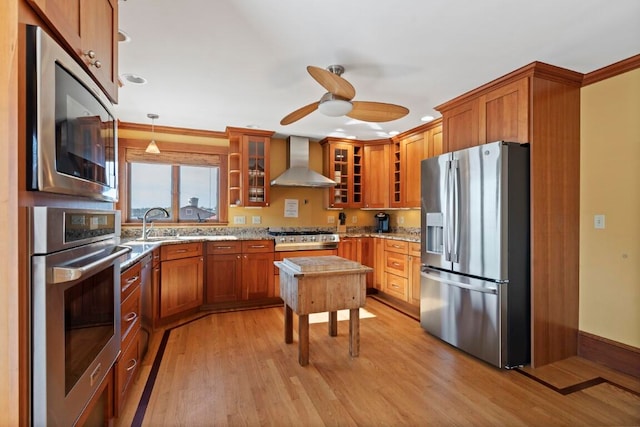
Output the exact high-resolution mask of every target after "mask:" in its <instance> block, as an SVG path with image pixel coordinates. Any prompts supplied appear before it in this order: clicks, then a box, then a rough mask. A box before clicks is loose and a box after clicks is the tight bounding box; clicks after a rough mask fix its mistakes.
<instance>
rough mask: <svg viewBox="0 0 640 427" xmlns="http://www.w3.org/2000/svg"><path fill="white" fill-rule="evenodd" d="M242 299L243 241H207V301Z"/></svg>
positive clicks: (209, 302) (212, 302)
mask: <svg viewBox="0 0 640 427" xmlns="http://www.w3.org/2000/svg"><path fill="white" fill-rule="evenodd" d="M241 299H242V243H241V242H239V241H237V242H209V243H207V281H206V287H205V302H206V303H207V304H216V303H221V302H233V301H240V300H241Z"/></svg>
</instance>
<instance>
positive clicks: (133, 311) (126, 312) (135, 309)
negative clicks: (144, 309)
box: [120, 286, 141, 348]
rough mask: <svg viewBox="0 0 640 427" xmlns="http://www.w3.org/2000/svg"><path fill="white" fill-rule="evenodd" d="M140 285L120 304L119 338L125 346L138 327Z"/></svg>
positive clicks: (123, 346)
mask: <svg viewBox="0 0 640 427" xmlns="http://www.w3.org/2000/svg"><path fill="white" fill-rule="evenodd" d="M140 307H141V306H140V286H136V287H135V288H134V290H133V292H131V295H129V296H128V297H127V299H125V300H124V301H123V302H122V303H121V304H120V316H121V317H120V340H121V341H122V348H125V347H127V346H128V345H129V344H130V343H131V340H132V339H133V336H134V335H136V334H137V332H138V329H140Z"/></svg>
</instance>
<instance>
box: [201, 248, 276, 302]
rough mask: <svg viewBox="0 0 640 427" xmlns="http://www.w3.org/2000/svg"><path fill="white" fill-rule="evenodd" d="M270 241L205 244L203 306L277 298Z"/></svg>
mask: <svg viewBox="0 0 640 427" xmlns="http://www.w3.org/2000/svg"><path fill="white" fill-rule="evenodd" d="M273 261H274V252H273V240H245V241H231V242H230V241H222V242H209V243H207V279H206V285H205V303H206V304H224V303H228V304H233V303H241V302H245V301H252V300H261V299H267V298H273V297H276V296H278V295H277V294H276V290H275V286H274V268H275V267H274V265H273Z"/></svg>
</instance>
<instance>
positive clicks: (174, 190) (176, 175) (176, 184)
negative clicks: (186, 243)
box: [171, 165, 180, 222]
mask: <svg viewBox="0 0 640 427" xmlns="http://www.w3.org/2000/svg"><path fill="white" fill-rule="evenodd" d="M171 211H172V212H173V221H174V222H180V165H173V167H172V168H171Z"/></svg>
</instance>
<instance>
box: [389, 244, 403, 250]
mask: <svg viewBox="0 0 640 427" xmlns="http://www.w3.org/2000/svg"><path fill="white" fill-rule="evenodd" d="M391 246H392V247H394V248H397V249H400V248H401V247H402V246H400V245H391Z"/></svg>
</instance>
